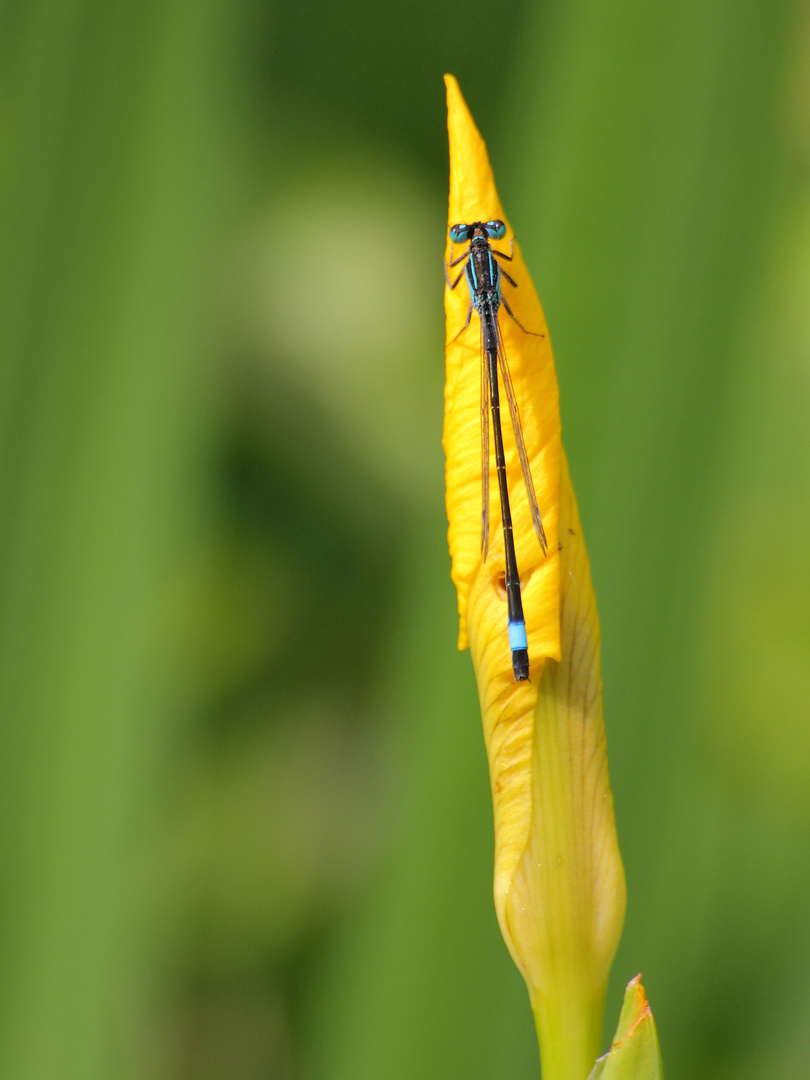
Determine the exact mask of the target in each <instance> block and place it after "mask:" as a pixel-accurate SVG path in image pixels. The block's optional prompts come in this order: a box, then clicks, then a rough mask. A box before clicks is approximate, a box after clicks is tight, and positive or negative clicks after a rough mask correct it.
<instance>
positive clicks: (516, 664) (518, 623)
mask: <svg viewBox="0 0 810 1080" xmlns="http://www.w3.org/2000/svg"><path fill="white" fill-rule="evenodd" d="M504 236H506V226H505V225H504V223H503V222H502V221H497V220H496V221H474V222H472V224H470V225H464V224H459V225H453V226H452V228H451V229H450V240H451V247H450V263H449V265H450V266H451V267H453V266H458V264H459V263H463V266H462V268H461V270H460V271H459V274H458V277H457V278H456V279H455V281H451V280H450V275H449V274H448V272H447V271H448V264H447V263H446V262H445V271H444V272H445V277H446V278H447V284H448V285H449V286H450V288H451V289H455V287H456V285H458V283H459V282H460V281H461V279H462V277H465V276H466V279H467V286H468V288H469V290H470V306H469V308H468V309H467V321H466V322H465V323H464V325H463V326H462V328H461V330H459V332H458V334H457V335H456V337H459V336H460V335H461V334H462V333H463V332H464V331H465V330H466V329H467V327H468V326H469V325H470V319H471V318H472V313H473V309H474V310H475V311H476V312H477V314H478V317H479V320H480V323H481V502H482V506H481V551H482V553H483V557H484V559H485V560H486V557H487V551H488V549H489V416H490V412H491V414H492V434H493V441H494V443H495V468H496V471H497V474H498V489H499V492H500V497H501V520H502V522H503V546H504V555H505V560H506V575H505V581H504V584H505V587H506V604H507V629H508V634H509V648H510V649H511V652H512V671H513V672H514V675H515V680H516V681H521V680H525V679H528V677H529V648H528V641H527V637H526V620H525V618H524V615H523V599H522V596H521V591H520V576H519V574H518V568H517V558H516V556H515V540H514V536H513V533H512V512H511V509H510V507H509V488H508V485H507V481H506V457H505V455H504V449H503V434H502V432H501V408H500V394H499V390H498V373H499V372H500V378H501V381H502V382H503V386H504V389H505V391H506V400H507V402H508V403H509V416H510V418H511V420H512V430H513V431H514V434H515V444H516V446H517V452H518V458H519V459H520V467H521V470H522V471H523V481H524V483H525V485H526V495H527V497H528V501H529V510H530V512H531V516H532V522H533V524H534V530H535V532H536V533H537V539H538V540H539V541H540V546H541V548H542V549H543V554H545V553H546V550H547V546H548V545H547V543H546V534H545V532H544V531H543V521H542V518H541V517H540V510H539V508H538V506H537V496H536V495H535V491H534V482H533V481H532V473H531V468H530V466H529V455H528V453H527V452H526V443H525V441H524V438H523V428H522V426H521V423H520V411H519V409H518V403H517V398H516V396H515V388H514V385H513V383H512V377H511V375H510V374H509V365H508V363H507V360H506V353H505V351H504V347H503V338H502V336H501V328H500V324H499V322H498V311H499V309H500V308H501V306H503V307H504V308H505V309H506V313H507V314H508V315H509V317H510V318H511V319H513V320H514V322H515V323H516V325H517V326H519V327H520V329H521V330H523V332H524V333H526V334H529V333H531V331H529V330H526V329H525V328H524V327H523V326H521V324H520V323H519V322H518V320H517V319H516V318H515V316H514V315H513V314H512V309H511V308H510V307H509V304H508V303H507V301H506V297H505V296H503V294H502V292H501V278H503V279H504V280H506V281H508V282H509V284H510V285H511V286H512V287H513V288H517V285H516V283H515V282H514V281H513V280H512V278H511V277H510V276H509V274H508V273H507V272H506V270H504V268H503V267H502V266H501V265H500V264H499V262H498V260H499V259H505V260H506V261H507V262H511V261H512V256H513V254H514V240H513V241H512V244H511V246H510V250H509V254H508V255H507V254H506V253H505V252H503V251H497V250H496V249H495V248H493V247H492V246H491V244H490V240H503V238H504ZM455 244H468V245H469V246H468V248H467V250H466V251H465V252H464V253H463V254H462V255H459V257H458V258H457V259H454V258H453V253H454V251H453V246H454V245H455ZM534 336H536V337H542V336H543V335H542V334H537V335H534Z"/></svg>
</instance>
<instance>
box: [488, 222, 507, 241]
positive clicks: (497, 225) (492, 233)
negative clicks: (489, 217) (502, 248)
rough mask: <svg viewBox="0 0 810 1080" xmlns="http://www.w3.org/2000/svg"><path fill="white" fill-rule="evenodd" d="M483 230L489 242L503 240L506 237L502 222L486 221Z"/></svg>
mask: <svg viewBox="0 0 810 1080" xmlns="http://www.w3.org/2000/svg"><path fill="white" fill-rule="evenodd" d="M484 228H485V229H486V230H487V236H488V237H489V238H490V240H503V238H504V237H505V236H506V226H505V225H504V223H503V222H502V221H488V222H487V223H486V225H485V226H484Z"/></svg>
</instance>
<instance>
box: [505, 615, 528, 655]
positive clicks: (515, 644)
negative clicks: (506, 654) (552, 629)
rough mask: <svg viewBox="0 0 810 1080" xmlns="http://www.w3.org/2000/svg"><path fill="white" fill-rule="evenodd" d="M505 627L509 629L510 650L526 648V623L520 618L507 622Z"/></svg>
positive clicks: (515, 650)
mask: <svg viewBox="0 0 810 1080" xmlns="http://www.w3.org/2000/svg"><path fill="white" fill-rule="evenodd" d="M507 629H508V631H509V648H510V649H511V650H512V652H517V650H518V649H528V647H529V642H528V639H527V637H526V623H525V622H523V620H521V621H520V622H510V623H507Z"/></svg>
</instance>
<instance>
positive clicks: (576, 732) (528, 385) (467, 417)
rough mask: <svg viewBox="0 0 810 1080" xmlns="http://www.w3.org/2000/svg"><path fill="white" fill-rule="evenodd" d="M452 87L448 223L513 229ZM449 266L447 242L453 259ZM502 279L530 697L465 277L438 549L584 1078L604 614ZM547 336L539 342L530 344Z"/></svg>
mask: <svg viewBox="0 0 810 1080" xmlns="http://www.w3.org/2000/svg"><path fill="white" fill-rule="evenodd" d="M445 83H446V85H447V101H448V129H449V133H450V206H449V223H450V224H451V225H452V224H456V223H458V222H471V221H487V220H490V219H492V218H500V219H501V220H503V221H506V220H507V219H506V217H505V216H504V214H503V211H502V208H501V204H500V200H499V199H498V195H497V192H496V190H495V183H494V179H493V176H492V170H491V167H490V164H489V159H488V156H487V152H486V146H485V144H484V142H483V140H482V139H481V136H480V134H479V133H478V130H477V129H476V127H475V124H474V122H473V120H472V118H471V116H470V113H469V111H468V109H467V106H466V104H465V102H464V100H463V98H462V96H461V92H460V90H459V88H458V84H457V83H456V81H455V79H454V78H452V76H445ZM511 235H512V234H511V230H508V232H507V236H511ZM504 245H508V240H506V241H504V242H501V243H500V244H498V247H499V248H501V250H508V248H507V247H505V246H504ZM458 254H460V252H459V251H456V255H458ZM450 255H451V251H450V245H449V243H448V249H447V258H448V261H450ZM460 265H461V264H460ZM456 272H457V271H456ZM509 274H510V275H511V276H512V277H513V278H514V280H515V283H516V285H517V288H515V289H512V288H511V286H508V285H505V286H504V289H505V291H506V290H507V289H508V300H509V304H510V306H511V307H512V310H513V312H514V314H515V316H516V318H517V319H518V321H519V322H520V323H521V324H522V325H523V326H524V327H525V328H526V329H527V330H530V331H532V334H526V333H524V332H523V331H522V330H521V329H520V327H519V326H517V325H516V324H515V323H514V322H513V321H512V320H511V319H509V317H508V315H507V316H505V317H504V316H502V317H501V318H500V325H501V330H502V334H503V339H504V346H505V350H506V354H507V357H508V360H509V366H510V370H511V373H512V379H513V382H514V386H515V392H516V396H517V399H518V402H519V404H520V410H521V418H522V421H523V430H524V435H525V441H526V448H527V452H528V457H529V461H530V464H531V470H532V475H533V478H534V483H535V488H536V493H537V501H538V505H539V507H540V511H541V514H542V517H543V523H544V527H545V530H546V536H547V538H548V553H547V554H545V555H544V554H543V552H542V550H541V547H540V545H539V543H538V540H537V537H536V535H535V533H534V529H533V526H532V521H531V516H530V512H529V507H528V501H527V498H526V493H525V489H524V486H523V478H522V474H521V469H520V463H519V460H518V457H517V452H516V448H515V445H514V439H513V438H511V437H510V435H511V433H510V432H508V431H505V432H504V440H505V444H506V465H507V476H508V481H509V491H510V501H511V503H512V515H513V522H514V532H515V547H516V552H517V564H518V569H519V572H520V578H521V583H522V589H523V604H524V612H525V617H526V628H527V634H528V641H529V658H530V676H531V681H530V682H515V681H514V678H513V674H512V666H511V655H510V650H509V643H508V638H507V614H506V598H505V594H504V590H503V576H504V553H503V539H502V534H501V530H500V508H499V504H498V487H497V481H496V476H495V470H494V463H493V462H490V463H489V468H490V492H491V506H490V520H491V522H492V526H491V533H490V536H491V543H490V552H489V556H488V558H487V560H486V562H484V561H483V560H482V555H481V468H482V465H481V419H480V417H481V413H480V406H481V398H480V394H481V390H480V369H481V357H480V327H479V325H478V317H477V315H476V314H475V313H473V316H472V318H471V320H470V326H469V327H468V329H467V330H465V331H464V332H463V333H461V334H459V330H460V328H461V327H463V325H464V321H465V319H466V317H467V310H468V305H469V291H468V290H467V288H466V286H465V283H464V281H463V280H462V281H461V282H459V287H457V288H456V289H455V290H451V289H449V288H447V289H445V312H446V316H447V336H446V340H447V344H446V362H447V375H446V387H445V424H444V448H445V454H446V459H447V465H446V481H447V514H448V520H449V532H448V537H449V544H450V554H451V558H452V575H453V581H454V583H455V585H456V590H457V594H458V608H459V619H460V632H459V646H460V647H462V648H463V647H465V646H466V645H467V644H468V643H469V645H470V648H471V652H472V658H473V665H474V667H475V672H476V678H477V682H478V693H479V699H480V703H481V712H482V718H483V726H484V738H485V742H486V747H487V754H488V757H489V766H490V780H491V785H492V797H493V809H494V817H495V881H494V893H495V907H496V912H497V915H498V921H499V923H500V926H501V931H502V933H503V936H504V939H505V941H506V944H507V946H508V947H509V950H510V952H511V953H512V956H513V958H514V960H515V962H516V963H517V965H518V967H519V968H520V970H521V972H522V973H523V976H524V978H525V979H526V982H527V985H528V988H529V994H530V997H531V1000H532V1006H533V1008H534V1010H535V1016H536V1020H537V1027H538V1034H539V1037H540V1044H541V1054H542V1058H543V1075H544V1078H545V1080H582V1077H584V1076H586V1075H587V1073H588V1070H589V1069H590V1067H591V1065H592V1064H593V1061H594V1059H595V1057H596V1054H597V1052H598V1045H599V1034H600V1030H601V1019H602V1009H603V1003H604V993H605V986H606V983H607V976H608V971H609V967H610V963H611V961H612V958H613V954H614V952H615V949H616V945H617V944H618V938H619V933H620V931H621V924H622V919H623V916H624V902H625V892H624V876H623V870H622V865H621V859H620V856H619V850H618V843H617V839H616V830H615V822H614V817H613V803H612V798H611V794H610V787H609V784H608V772H607V751H606V744H605V732H604V724H603V720H602V688H601V674H600V663H599V622H598V618H597V614H596V602H595V598H594V594H593V589H592V587H591V579H590V570H589V566H588V558H587V554H586V551H585V546H584V542H583V539H582V531H581V528H580V523H579V516H578V513H577V507H576V501H575V499H574V494H573V491H572V488H571V483H570V479H569V476H568V469H567V465H566V463H565V458H564V455H563V453H562V447H561V442H560V419H559V408H558V391H557V379H556V374H555V370H554V360H553V356H552V352H551V343H550V341H549V337H548V331H547V329H546V324H545V319H544V317H543V311H542V308H541V306H540V302H539V300H538V298H537V295H536V292H535V290H534V287H533V285H532V283H531V279H530V278H529V275H528V272H527V270H526V267H525V265H524V263H523V260H522V257H521V255H520V251H519V248H518V246H517V244H516V245H515V247H514V262H513V263H512V264H510V265H509ZM451 280H452V278H451ZM539 333H542V334H543V335H544V337H542V338H541V337H536V336H533V335H534V334H539ZM506 416H507V422H506V425H505V427H506V428H507V429H508V428H509V424H508V413H507V414H506Z"/></svg>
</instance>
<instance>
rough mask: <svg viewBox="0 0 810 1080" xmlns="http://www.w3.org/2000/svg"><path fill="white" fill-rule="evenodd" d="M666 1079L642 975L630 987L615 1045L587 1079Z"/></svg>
mask: <svg viewBox="0 0 810 1080" xmlns="http://www.w3.org/2000/svg"><path fill="white" fill-rule="evenodd" d="M663 1076H664V1068H663V1065H662V1063H661V1050H660V1047H659V1046H658V1032H657V1031H656V1029H655V1020H653V1014H652V1011H651V1009H650V1005H649V1002H648V1001H647V995H646V994H645V993H644V987H643V986H642V985H641V976H640V975H636V977H635V979H632V980H631V981H630V982H629V983H628V984H627V989H626V991H625V994H624V1003H623V1004H622V1011H621V1014H620V1016H619V1025H618V1027H617V1028H616V1034H615V1035H614V1037H613V1045H612V1046H611V1048H610V1050H609V1051H608V1052H607V1053H606V1054H605V1055H604V1057H600V1058H599V1060H598V1061H597V1062H596V1064H595V1065H594V1067H593V1070H592V1071H591V1074H590V1076H589V1077H588V1080H663Z"/></svg>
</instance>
